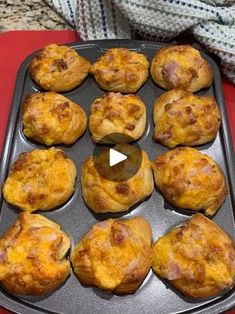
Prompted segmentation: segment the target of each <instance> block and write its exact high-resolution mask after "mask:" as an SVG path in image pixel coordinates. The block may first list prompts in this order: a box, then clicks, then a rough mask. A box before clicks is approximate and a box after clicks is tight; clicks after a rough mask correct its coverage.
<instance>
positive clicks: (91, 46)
mask: <svg viewBox="0 0 235 314" xmlns="http://www.w3.org/2000/svg"><path fill="white" fill-rule="evenodd" d="M69 46H70V47H72V48H74V49H75V50H77V51H78V52H79V54H81V55H82V56H84V57H86V58H87V59H88V60H89V61H90V62H91V63H93V62H94V61H95V60H96V59H97V57H99V56H100V55H101V54H102V53H103V52H104V51H105V50H107V49H109V48H111V47H126V48H129V49H133V50H136V51H138V52H141V53H144V54H145V55H146V56H147V57H148V59H149V61H151V60H152V58H153V56H154V54H155V52H156V50H157V49H159V48H160V47H162V46H165V45H164V44H162V43H157V42H147V41H134V40H104V41H102V40H100V41H87V42H81V43H73V44H70V45H69ZM202 54H203V56H204V57H205V58H206V59H207V60H208V61H209V63H210V64H211V66H212V69H213V72H214V77H215V79H214V84H213V85H212V86H211V87H210V88H209V89H206V90H201V91H200V92H199V93H198V94H199V95H213V96H214V97H215V98H216V100H217V103H218V105H219V106H220V110H221V113H222V125H221V128H220V131H219V133H218V135H217V137H216V139H215V140H214V141H213V142H212V143H209V144H206V145H201V146H198V147H197V149H199V150H200V151H202V152H203V153H206V154H208V155H210V156H212V157H213V158H214V159H215V160H216V162H217V163H218V164H219V165H220V166H221V168H222V169H223V171H224V173H225V176H226V178H227V182H228V187H229V194H228V195H227V197H226V200H225V202H224V204H223V205H222V208H221V209H220V210H219V211H218V212H217V214H216V215H215V216H214V217H213V220H214V221H215V222H216V223H217V224H218V225H220V226H221V227H222V228H223V229H224V230H226V231H227V232H228V233H229V234H230V235H231V237H232V238H233V239H234V240H235V228H234V226H235V223H234V214H235V212H234V209H235V161H234V155H233V149H232V141H231V136H230V132H229V127H228V120H227V116H226V109H225V104H224V99H223V94H222V86H221V77H220V71H219V68H218V66H217V65H216V63H215V62H214V61H213V59H212V58H211V57H209V56H208V55H206V54H205V53H202ZM34 55H35V53H34V54H32V55H30V56H29V57H27V59H26V60H25V61H24V62H23V63H22V65H21V67H20V70H19V73H18V77H17V81H16V85H15V95H14V98H13V103H12V110H11V114H10V119H9V123H8V130H7V132H6V139H5V145H4V151H3V153H2V160H1V168H0V183H1V184H2V183H3V182H4V181H5V179H6V177H7V175H8V171H9V167H10V165H11V164H12V163H13V161H15V160H16V159H17V158H18V156H19V154H20V153H21V152H23V151H30V150H33V149H36V148H46V147H45V146H43V145H39V144H36V143H34V142H31V141H30V140H28V139H26V138H25V137H24V135H23V134H22V125H21V104H22V102H23V100H24V99H25V97H26V96H27V95H29V94H31V93H34V92H37V91H39V90H40V89H39V87H38V86H37V85H36V84H35V83H34V82H33V81H32V80H31V78H30V75H29V72H28V65H29V62H30V61H31V59H32V58H33V56H34ZM163 92H164V91H163V90H162V89H160V88H159V87H157V86H156V85H155V84H154V82H153V81H152V79H151V77H149V78H148V81H147V82H146V84H145V85H144V86H143V87H142V88H141V89H140V90H139V91H138V93H137V94H138V95H140V97H141V98H142V99H143V101H144V102H145V104H146V107H147V116H148V123H147V126H146V130H145V133H144V135H143V137H142V138H141V139H140V140H139V141H138V143H139V145H140V146H141V148H142V149H144V150H146V151H147V152H148V154H149V157H150V159H151V160H153V159H154V158H155V157H156V156H158V155H159V154H161V153H162V152H164V151H166V150H167V149H166V148H165V147H163V146H161V145H160V144H158V143H154V142H153V140H152V134H153V117H152V111H153V102H154V100H155V99H156V97H158V96H159V95H161V94H162V93H163ZM103 93H104V91H103V90H101V89H100V88H99V87H98V85H97V84H96V82H95V80H94V79H93V78H92V77H91V76H89V77H88V78H87V79H86V80H85V82H84V83H83V84H82V85H81V86H80V87H78V88H76V89H74V90H72V91H70V92H67V93H64V94H63V95H65V96H66V97H68V98H69V99H71V100H73V101H75V102H77V103H78V104H80V105H81V106H82V107H83V109H84V110H85V111H86V113H87V115H88V116H89V111H90V106H91V103H92V102H93V100H94V99H95V98H96V97H98V96H100V95H102V94H103ZM94 146H95V145H94V144H93V143H92V141H91V138H90V135H89V131H88V129H87V130H86V133H85V134H84V136H83V137H82V138H81V139H79V140H78V141H77V142H76V143H75V144H74V145H71V146H59V147H60V148H62V149H63V150H64V151H65V153H66V154H67V155H68V156H69V157H70V158H72V159H73V160H74V161H75V163H76V166H77V170H78V178H77V181H76V190H75V193H74V195H73V196H72V197H71V198H70V199H69V201H68V202H67V203H65V204H64V205H63V206H61V207H59V208H57V209H55V210H52V211H48V212H43V213H42V214H43V215H45V216H46V217H48V218H50V219H52V220H54V221H56V222H57V223H59V224H61V226H62V228H63V230H65V231H66V232H67V233H68V234H69V235H70V237H71V240H72V247H73V246H74V243H76V242H77V241H78V240H79V239H81V237H82V236H83V235H84V234H85V233H86V232H87V231H88V229H89V228H90V227H91V226H92V225H93V224H95V223H96V222H97V221H98V220H103V219H106V218H108V217H110V216H112V217H117V215H116V216H115V215H114V214H112V215H108V214H92V212H91V211H89V210H88V208H87V207H86V205H85V204H84V201H83V198H82V193H81V185H80V176H81V165H82V162H83V160H84V159H85V157H86V156H88V155H91V154H92V152H93V149H94ZM0 206H1V207H0V210H1V212H0V236H1V235H2V234H3V233H4V232H5V230H6V229H7V228H8V227H9V226H10V225H11V224H12V223H13V221H14V220H15V219H16V217H17V214H18V213H19V211H18V210H16V209H15V208H14V207H13V206H10V205H9V204H7V203H6V202H5V200H4V199H3V197H2V196H1V199H0ZM38 213H40V212H38ZM136 215H141V216H143V217H145V218H146V219H147V220H148V221H149V222H150V224H151V226H152V230H153V240H154V241H155V240H156V239H157V238H158V237H159V236H162V235H163V234H165V233H166V232H167V231H168V230H170V229H171V228H172V227H174V226H176V225H179V224H180V223H182V221H184V220H185V219H187V218H189V216H190V214H187V213H185V212H180V211H179V210H174V208H172V207H171V206H169V204H167V203H166V202H165V201H164V199H163V196H162V195H161V194H159V193H158V192H157V191H156V190H154V192H153V193H152V195H151V197H150V198H148V199H147V200H146V201H144V202H142V203H141V204H139V205H138V206H137V207H136V208H135V209H134V210H133V211H131V212H130V213H128V214H126V213H124V214H119V215H118V217H121V216H122V217H125V218H128V217H133V216H136ZM0 304H1V305H2V306H3V307H5V308H8V309H10V310H12V311H15V312H18V313H24V314H34V313H66V314H73V313H74V314H75V313H76V314H77V313H84V314H88V313H89V314H90V313H97V314H98V313H102V314H105V313H113V314H115V313H128V314H136V313H137V314H138V313H149V314H156V313H161V314H168V313H211V314H212V313H213V314H215V313H220V312H222V311H225V310H226V309H228V308H231V307H233V306H234V305H235V289H233V290H231V291H230V292H229V293H227V294H225V295H224V296H219V297H216V298H213V299H206V300H200V301H195V300H192V299H188V298H184V297H182V296H180V295H179V294H178V293H176V292H175V291H174V290H173V289H172V288H171V287H170V286H169V285H168V284H166V283H165V282H163V281H162V280H160V279H159V278H158V277H157V276H156V275H155V274H154V273H153V272H152V271H150V272H149V274H148V276H147V277H146V279H145V281H144V283H143V284H142V286H141V287H140V288H139V289H138V290H137V292H136V293H135V294H132V295H128V296H122V297H120V296H115V295H108V294H106V293H104V292H102V291H100V290H98V289H95V288H87V287H83V286H82V285H81V284H80V283H79V281H78V280H77V279H76V277H75V276H74V274H73V272H71V275H70V277H69V278H68V280H67V281H66V282H65V283H64V285H63V286H61V287H60V288H59V289H57V290H56V291H55V292H54V293H52V294H50V295H49V296H46V297H41V298H36V299H35V298H24V299H23V298H18V297H13V296H11V295H9V294H7V293H6V292H5V291H4V290H1V291H0Z"/></svg>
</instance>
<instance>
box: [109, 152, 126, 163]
mask: <svg viewBox="0 0 235 314" xmlns="http://www.w3.org/2000/svg"><path fill="white" fill-rule="evenodd" d="M126 159H127V156H126V155H124V154H122V153H119V152H118V151H117V150H115V149H112V148H110V149H109V166H110V167H112V166H114V165H116V164H118V163H119V162H122V161H124V160H126Z"/></svg>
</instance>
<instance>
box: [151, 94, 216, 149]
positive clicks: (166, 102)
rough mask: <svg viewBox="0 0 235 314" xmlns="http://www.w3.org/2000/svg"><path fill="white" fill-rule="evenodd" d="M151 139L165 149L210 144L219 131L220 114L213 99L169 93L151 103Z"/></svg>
mask: <svg viewBox="0 0 235 314" xmlns="http://www.w3.org/2000/svg"><path fill="white" fill-rule="evenodd" d="M153 116H154V124H155V131H154V139H155V140H156V141H158V142H160V143H161V144H163V145H165V146H167V147H168V148H174V147H175V146H177V145H180V144H182V145H187V146H194V145H199V144H205V143H207V142H210V141H212V140H213V139H214V138H215V137H216V134H217V132H218V130H219V127H220V122H221V117H220V110H219V107H218V106H217V104H216V101H215V99H214V98H213V97H210V96H201V97H199V96H195V95H193V94H192V93H190V92H186V91H184V90H182V89H172V90H171V91H169V92H166V93H165V94H163V95H161V96H160V97H159V98H157V99H156V101H155V103H154V112H153Z"/></svg>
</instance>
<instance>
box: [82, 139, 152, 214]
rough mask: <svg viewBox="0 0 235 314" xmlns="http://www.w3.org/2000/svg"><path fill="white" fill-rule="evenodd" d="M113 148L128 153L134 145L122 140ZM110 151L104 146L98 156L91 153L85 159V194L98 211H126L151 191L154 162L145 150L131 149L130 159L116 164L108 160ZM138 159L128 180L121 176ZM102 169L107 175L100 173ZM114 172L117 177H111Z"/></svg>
mask: <svg viewBox="0 0 235 314" xmlns="http://www.w3.org/2000/svg"><path fill="white" fill-rule="evenodd" d="M114 149H115V150H117V151H119V152H121V153H122V152H123V153H124V154H126V153H127V152H128V150H129V151H130V152H131V150H132V146H131V145H128V147H127V146H125V144H119V145H116V146H115V147H114ZM107 155H108V151H106V150H104V151H102V152H101V153H100V154H99V155H98V156H97V157H95V158H97V159H95V158H93V157H92V156H91V157H88V158H87V159H86V160H85V161H84V163H83V166H82V178H81V182H82V194H83V198H84V200H85V203H86V204H87V206H88V207H89V208H91V209H92V210H93V211H94V212H96V213H106V212H123V211H126V210H128V209H129V208H130V207H132V206H133V205H135V204H136V203H138V202H140V201H142V200H144V199H145V198H146V197H147V196H149V195H150V194H151V193H152V191H153V187H154V181H153V175H152V169H151V163H150V161H149V159H148V155H147V154H146V152H145V151H141V152H140V156H136V155H137V154H134V153H132V157H130V158H133V159H130V163H129V162H127V163H125V162H120V163H118V164H117V165H115V168H114V167H110V166H109V164H108V163H107ZM137 163H139V168H138V167H137V169H136V170H137V172H136V173H135V174H134V173H132V174H133V176H132V175H131V176H130V177H129V178H128V179H126V180H123V179H121V177H122V175H123V174H124V176H125V174H126V173H127V174H129V173H130V172H132V169H133V168H135V167H136V165H137ZM97 169H98V170H99V172H98V171H97ZM101 172H102V173H103V174H105V176H101V175H100V173H101ZM115 173H116V174H117V177H116V178H117V180H110V179H109V175H110V177H115ZM119 176H120V180H118V178H119ZM127 176H128V175H127Z"/></svg>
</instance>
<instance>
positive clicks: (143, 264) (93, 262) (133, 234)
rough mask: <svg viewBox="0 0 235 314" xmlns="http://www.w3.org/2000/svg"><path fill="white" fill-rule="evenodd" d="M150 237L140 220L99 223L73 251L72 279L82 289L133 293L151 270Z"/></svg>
mask: <svg viewBox="0 0 235 314" xmlns="http://www.w3.org/2000/svg"><path fill="white" fill-rule="evenodd" d="M151 237H152V231H151V227H150V225H149V224H148V222H147V221H146V220H145V219H144V218H142V217H135V218H132V219H129V220H122V219H109V220H106V221H103V222H99V223H97V224H95V225H94V226H93V227H92V228H91V229H90V231H89V232H88V233H87V234H86V235H85V236H84V237H83V238H82V239H81V240H80V241H79V242H78V243H77V244H76V246H75V248H74V250H73V253H72V256H71V262H72V265H73V268H74V272H75V275H76V276H77V277H78V279H79V280H80V282H81V283H82V284H84V285H88V286H96V287H98V288H100V289H103V290H105V291H107V292H112V293H115V294H128V293H134V292H135V291H136V290H137V289H138V287H139V286H140V285H141V283H142V282H143V280H144V278H145V276H146V275H147V273H148V271H149V269H150V267H151V263H152V248H151Z"/></svg>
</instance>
